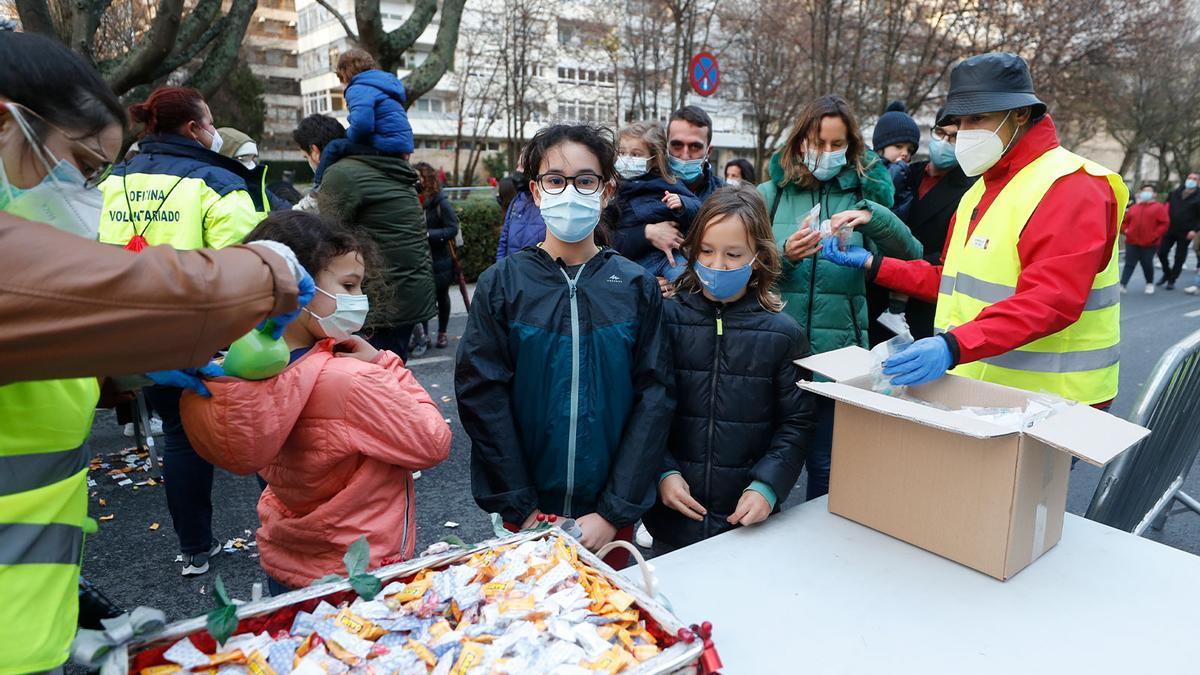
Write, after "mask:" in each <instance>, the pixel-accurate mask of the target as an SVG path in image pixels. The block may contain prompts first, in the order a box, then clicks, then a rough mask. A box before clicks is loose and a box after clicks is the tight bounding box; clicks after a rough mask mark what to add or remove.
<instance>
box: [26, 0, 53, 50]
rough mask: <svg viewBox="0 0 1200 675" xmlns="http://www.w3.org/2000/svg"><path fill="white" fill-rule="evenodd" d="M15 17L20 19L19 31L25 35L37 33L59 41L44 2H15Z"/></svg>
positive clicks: (41, 0)
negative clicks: (22, 31)
mask: <svg viewBox="0 0 1200 675" xmlns="http://www.w3.org/2000/svg"><path fill="white" fill-rule="evenodd" d="M16 5H17V15H18V16H20V17H21V29H22V30H24V31H25V32H26V33H39V34H41V35H46V36H49V37H52V38H55V39H57V40H61V39H62V38H61V36H59V34H58V30H57V29H56V28H55V27H54V17H53V16H51V15H50V5H49V4H48V3H47V2H46V0H16Z"/></svg>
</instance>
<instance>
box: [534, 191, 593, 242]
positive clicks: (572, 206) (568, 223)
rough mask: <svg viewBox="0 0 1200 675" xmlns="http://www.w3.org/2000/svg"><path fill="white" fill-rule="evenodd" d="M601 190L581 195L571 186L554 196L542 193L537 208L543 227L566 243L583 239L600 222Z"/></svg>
mask: <svg viewBox="0 0 1200 675" xmlns="http://www.w3.org/2000/svg"><path fill="white" fill-rule="evenodd" d="M600 192H601V190H597V191H595V192H593V193H592V194H590V195H585V194H580V193H579V191H578V190H576V189H575V186H574V185H568V186H567V188H566V189H565V190H563V191H562V192H560V193H558V194H556V195H552V194H547V193H546V192H542V203H541V206H540V207H539V208H540V210H541V212H542V220H544V221H546V229H547V230H549V231H550V234H553V235H554V238H555V239H558V240H559V241H563V242H566V243H568V244H574V243H575V242H577V241H583V240H584V239H585V238H586V237H587V236H588V235H590V234H591V233H592V231H593V230H595V229H596V226H597V225H599V224H600Z"/></svg>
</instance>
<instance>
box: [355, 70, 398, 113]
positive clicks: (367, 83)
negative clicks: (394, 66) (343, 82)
mask: <svg viewBox="0 0 1200 675" xmlns="http://www.w3.org/2000/svg"><path fill="white" fill-rule="evenodd" d="M356 85H363V86H364V87H373V88H375V89H378V90H379V91H381V92H383V93H384V94H385V95H386V96H387V97H388V98H391V99H393V100H395V101H396V102H398V103H399V104H400V105H404V103H405V100H406V99H407V98H408V97H407V94H406V92H405V91H404V84H403V83H402V82H400V78H398V77H396V76H395V75H393V74H391V73H388V72H384V71H382V70H364V71H363V72H361V73H359V74H357V75H355V76H354V77H352V78H350V86H356Z"/></svg>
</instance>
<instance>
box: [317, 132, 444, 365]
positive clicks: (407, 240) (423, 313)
mask: <svg viewBox="0 0 1200 675" xmlns="http://www.w3.org/2000/svg"><path fill="white" fill-rule="evenodd" d="M317 204H318V206H319V208H320V211H321V213H322V214H324V215H328V216H331V217H333V218H335V219H337V220H338V221H339V222H342V223H344V224H347V225H353V226H355V227H358V228H361V229H363V230H365V231H366V232H367V233H369V234H370V235H371V236H372V237H374V239H375V243H376V244H378V245H379V250H380V252H381V253H382V254H383V259H384V261H385V262H386V264H387V268H386V270H385V275H384V276H385V278H386V279H387V281H388V282H389V285H390V286H391V289H390V291H391V292H390V293H388V294H387V295H388V296H389V297H390V298H392V299H393V300H392V302H389V303H386V304H381V303H379V302H376V303H374V304H373V306H372V307H371V314H370V315H369V316H368V318H367V326H368V332H369V333H370V334H371V335H372V337H371V344H373V345H374V346H375V347H376V348H377V349H387V350H390V351H392V352H395V353H396V354H399V355H400V357H401V358H402V359H405V360H407V359H408V340H409V338H410V337H411V336H412V330H413V326H415V325H416V324H418V323H420V322H422V321H427V320H428V319H430V318H431V317H433V316H434V315H435V314H436V313H437V303H436V300H435V296H434V283H433V263H432V261H431V258H430V253H429V243H428V242H429V231H428V230H427V229H426V227H425V211H424V209H422V208H421V203H420V202H419V201H418V200H417V172H416V171H415V170H414V169H413V168H412V166H411V165H410V164H409V163H408V161H406V160H404V159H401V158H399V157H395V156H387V155H353V156H349V157H345V158H343V159H341V160H339V161H338V162H337V163H335V164H333V165H331V166H330V167H329V168H328V169H327V170H326V171H325V176H324V180H322V182H321V190H320V192H319V193H318V197H317Z"/></svg>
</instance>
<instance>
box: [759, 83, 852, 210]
mask: <svg viewBox="0 0 1200 675" xmlns="http://www.w3.org/2000/svg"><path fill="white" fill-rule="evenodd" d="M826 117H837V118H839V119H841V120H842V123H843V124H845V125H846V164H847V165H849V166H852V167H854V170H855V171H857V172H858V175H859V176H860V177H861V176H864V175H866V173H867V169H868V168H870V167H868V166H864V164H863V160H864V159H865V158H866V154H867V153H866V150H867V148H866V144H865V143H864V142H863V137H862V131H861V130H860V129H859V126H858V119H857V118H855V117H854V111H852V110H850V104H849V103H847V102H846V99H844V98H842V97H841V96H822V97H820V98H818V99H816V100H814V101H812V102H811V103H809V104H808V105H806V106H804V109H803V110H801V111H800V115H799V116H798V117H797V119H796V125H795V126H793V127H792V131H791V133H789V134H788V138H787V141H786V142H785V143H784V145H783V151H782V152H780V153H779V164H780V166H782V168H783V183H784V184H785V185H786V184H788V183H795V184H797V185H799V186H800V187H803V188H807V189H810V190H811V189H814V188H816V187H817V186H818V185H819V184H820V181H818V180H817V178H816V176H813V174H812V172H811V171H809V170H808V165H806V164H805V163H804V146H805V144H807V143H809V142H810V141H815V140H817V138H818V137H819V136H820V135H821V120H823V119H825V118H826Z"/></svg>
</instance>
